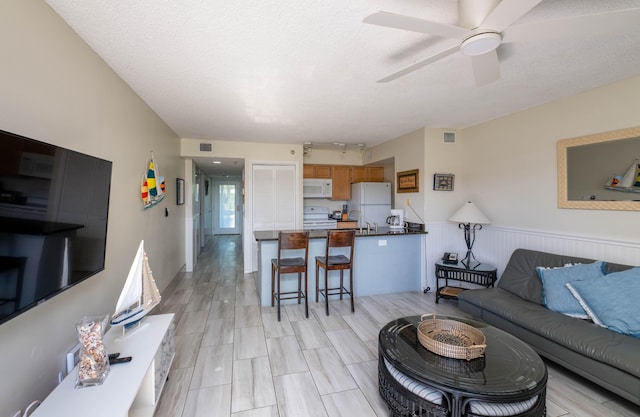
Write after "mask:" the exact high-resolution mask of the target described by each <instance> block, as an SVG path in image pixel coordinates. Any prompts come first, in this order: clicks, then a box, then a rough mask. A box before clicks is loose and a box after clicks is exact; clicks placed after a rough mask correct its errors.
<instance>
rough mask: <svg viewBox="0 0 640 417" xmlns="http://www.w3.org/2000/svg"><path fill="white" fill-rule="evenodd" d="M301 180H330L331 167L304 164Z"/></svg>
mask: <svg viewBox="0 0 640 417" xmlns="http://www.w3.org/2000/svg"><path fill="white" fill-rule="evenodd" d="M302 176H303V178H327V179H329V178H331V165H313V164H305V165H304V166H303V170H302Z"/></svg>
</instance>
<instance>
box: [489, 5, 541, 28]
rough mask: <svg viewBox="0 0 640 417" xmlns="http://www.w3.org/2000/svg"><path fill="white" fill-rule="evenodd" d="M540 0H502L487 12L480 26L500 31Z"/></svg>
mask: <svg viewBox="0 0 640 417" xmlns="http://www.w3.org/2000/svg"><path fill="white" fill-rule="evenodd" d="M541 1H542V0H502V1H501V2H500V3H498V5H497V6H496V8H495V9H493V10H492V11H491V13H489V16H487V18H486V19H484V21H483V22H482V24H481V25H480V27H482V28H483V29H493V30H495V31H497V32H502V31H503V30H505V29H506V28H508V27H509V26H510V25H511V24H512V23H513V22H515V21H516V20H518V19H519V18H521V17H522V16H524V15H525V14H527V13H528V12H529V11H530V10H531V9H533V8H534V7H536V6H537V5H538V3H540V2H541Z"/></svg>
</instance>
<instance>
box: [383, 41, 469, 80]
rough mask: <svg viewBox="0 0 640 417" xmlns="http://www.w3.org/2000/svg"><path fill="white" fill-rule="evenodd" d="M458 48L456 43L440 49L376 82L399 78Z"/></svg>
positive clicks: (456, 50) (452, 52)
mask: <svg viewBox="0 0 640 417" xmlns="http://www.w3.org/2000/svg"><path fill="white" fill-rule="evenodd" d="M459 50H460V48H459V47H458V46H457V45H456V46H454V47H452V48H449V49H445V50H444V51H442V52H440V53H437V54H435V55H433V56H430V57H429V58H427V59H423V60H422V61H419V62H416V63H415V64H413V65H410V66H408V67H406V68H405V69H402V70H400V71H398V72H395V73H393V74H391V75H389V76H387V77H384V78H382V79H381V80H378V81H377V82H379V83H388V82H389V81H393V80H395V79H396V78H400V77H402V76H403V75H407V74H409V73H411V72H413V71H415V70H417V69H420V68H422V67H424V66H427V65H429V64H431V63H433V62H436V61H438V60H440V59H442V58H444V57H447V56H449V55H451V54H454V53H456V52H458V51H459Z"/></svg>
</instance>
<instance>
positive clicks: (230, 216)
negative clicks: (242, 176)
mask: <svg viewBox="0 0 640 417" xmlns="http://www.w3.org/2000/svg"><path fill="white" fill-rule="evenodd" d="M213 190H214V195H213V201H214V209H213V233H214V234H216V235H237V234H239V233H240V230H241V227H240V226H241V224H242V188H241V186H240V181H239V180H237V179H236V180H231V179H229V180H218V179H216V180H215V181H214V183H213Z"/></svg>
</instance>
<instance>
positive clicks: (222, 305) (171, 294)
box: [154, 235, 640, 417]
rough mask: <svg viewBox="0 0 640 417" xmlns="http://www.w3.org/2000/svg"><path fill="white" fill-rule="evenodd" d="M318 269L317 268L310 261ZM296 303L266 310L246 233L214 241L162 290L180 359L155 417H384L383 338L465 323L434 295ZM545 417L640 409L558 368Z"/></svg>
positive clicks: (634, 412) (551, 369) (553, 370)
mask: <svg viewBox="0 0 640 417" xmlns="http://www.w3.org/2000/svg"><path fill="white" fill-rule="evenodd" d="M310 262H311V260H310ZM355 300H356V311H355V313H351V311H350V304H349V300H348V298H347V299H345V300H343V301H339V300H335V301H334V300H333V299H332V300H331V302H330V309H331V315H330V316H329V317H327V316H326V315H325V314H324V303H322V302H320V303H315V299H313V300H312V299H311V298H310V299H309V301H310V303H309V319H306V318H305V317H304V304H302V305H297V304H289V305H286V306H284V308H283V310H282V321H280V322H278V321H277V319H276V311H275V308H272V307H261V306H260V305H259V302H258V295H257V292H256V287H255V281H254V278H253V274H247V275H245V274H244V273H243V265H242V244H241V237H240V236H239V235H225V236H216V237H213V238H212V239H211V240H210V241H209V243H208V244H207V245H206V247H205V248H204V250H203V252H202V253H201V254H200V256H199V258H198V264H197V267H196V268H195V271H194V272H192V273H181V274H179V275H178V276H177V277H176V278H175V279H174V281H173V282H172V283H171V284H170V285H169V287H168V288H167V289H166V290H165V291H164V292H163V300H162V303H161V304H160V306H158V307H157V309H156V310H155V311H154V313H155V314H162V313H169V312H171V313H175V315H176V317H175V323H176V336H175V341H176V357H175V359H174V362H173V366H172V370H171V372H170V374H169V381H168V382H167V384H166V386H165V389H164V392H163V394H162V397H161V400H160V402H159V404H158V408H157V411H156V414H155V416H156V417H204V416H209V417H212V416H215V417H340V416H358V417H386V416H388V415H389V412H388V410H387V408H386V405H385V404H384V402H383V401H382V399H381V398H380V396H379V394H378V377H377V336H378V331H379V329H380V328H381V327H382V326H383V325H384V324H386V323H387V322H389V321H391V320H393V319H395V318H397V317H400V316H407V315H419V314H424V313H430V312H436V313H438V314H451V315H457V316H462V315H465V313H463V312H461V311H460V310H459V309H458V308H457V307H456V306H455V303H448V302H441V303H440V304H435V297H434V295H433V294H427V295H425V294H422V293H418V292H416V293H397V294H386V295H379V296H370V297H361V298H358V297H357V294H356V299H355ZM548 367H549V384H548V393H547V415H548V416H549V417H555V416H594V417H595V416H603V415H606V416H610V417H613V416H616V417H617V416H625V417H631V416H638V415H640V412H639V410H638V408H637V407H635V406H634V405H632V404H631V403H629V402H626V401H624V400H621V399H619V398H618V397H615V396H613V395H612V394H610V393H608V392H607V391H604V390H602V389H600V388H599V387H596V386H594V385H592V384H590V383H589V382H588V381H585V380H583V379H581V378H578V377H576V376H574V375H573V374H571V373H569V372H566V371H564V370H563V369H562V368H559V367H557V366H555V365H553V364H548Z"/></svg>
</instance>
